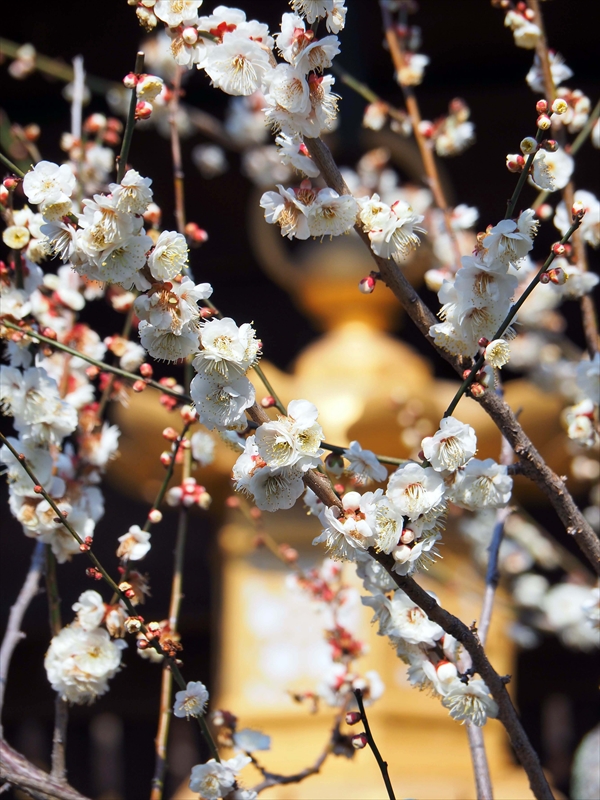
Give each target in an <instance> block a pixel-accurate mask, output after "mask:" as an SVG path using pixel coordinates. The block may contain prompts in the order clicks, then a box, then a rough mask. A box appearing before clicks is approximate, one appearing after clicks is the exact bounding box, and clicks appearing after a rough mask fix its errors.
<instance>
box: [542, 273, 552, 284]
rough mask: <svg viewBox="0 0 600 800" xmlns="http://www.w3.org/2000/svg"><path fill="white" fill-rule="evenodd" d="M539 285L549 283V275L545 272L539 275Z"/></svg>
mask: <svg viewBox="0 0 600 800" xmlns="http://www.w3.org/2000/svg"><path fill="white" fill-rule="evenodd" d="M540 283H550V275H548V273H547V272H542V274H541V275H540Z"/></svg>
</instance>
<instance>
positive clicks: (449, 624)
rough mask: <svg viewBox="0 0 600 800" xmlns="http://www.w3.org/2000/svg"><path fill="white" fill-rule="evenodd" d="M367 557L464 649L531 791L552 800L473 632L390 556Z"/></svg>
mask: <svg viewBox="0 0 600 800" xmlns="http://www.w3.org/2000/svg"><path fill="white" fill-rule="evenodd" d="M369 553H370V554H371V555H372V556H373V558H374V559H375V560H376V561H378V562H379V563H380V564H381V565H382V566H383V567H384V568H385V570H386V571H387V572H388V573H389V575H390V576H391V577H392V578H393V580H394V581H395V583H396V585H397V586H398V587H399V588H400V589H402V591H403V592H405V593H406V594H407V595H408V596H409V597H410V599H411V600H412V601H413V602H414V603H415V604H416V605H418V606H419V608H421V609H422V610H423V611H424V612H425V613H426V614H427V616H428V617H429V619H430V620H432V621H433V622H437V624H438V625H439V626H440V627H441V628H443V629H444V631H446V633H449V634H450V635H451V636H454V638H455V639H457V640H458V641H459V642H460V643H461V644H462V645H463V646H464V647H465V649H466V650H467V652H468V653H469V655H470V656H471V660H472V662H473V668H474V670H475V671H476V672H478V673H479V674H480V675H481V677H482V678H483V680H484V681H485V682H486V684H487V686H488V689H489V690H490V693H491V695H492V697H493V698H494V700H495V701H496V702H497V703H498V707H499V711H498V719H499V720H500V722H501V723H502V724H503V725H504V727H505V728H506V731H507V733H508V735H509V737H510V741H511V744H512V746H513V748H514V750H515V753H516V756H517V758H518V759H519V761H520V762H521V765H522V766H523V769H524V770H525V772H526V773H527V777H528V778H529V785H530V787H531V791H532V792H533V794H534V795H535V797H536V798H537V799H538V800H552V798H553V794H552V791H551V789H550V787H549V785H548V782H547V781H546V778H545V776H544V773H543V771H542V767H541V764H540V761H539V758H538V756H537V753H536V752H535V750H534V749H533V747H532V746H531V742H530V741H529V739H528V737H527V734H526V733H525V730H524V729H523V726H522V725H521V721H520V720H519V717H518V714H517V712H516V711H515V708H514V706H513V704H512V701H511V699H510V696H509V694H508V692H507V691H506V686H505V684H506V683H507V682H508V680H509V677H508V676H507V677H500V675H498V673H497V672H496V670H495V669H494V668H493V667H492V665H491V664H490V662H489V661H488V658H487V656H486V654H485V651H484V649H483V647H482V645H481V642H480V641H479V638H478V636H477V635H476V632H474V631H473V630H470V629H469V628H467V626H466V625H465V624H464V622H462V621H461V620H460V619H458V617H455V616H453V615H452V614H450V612H448V611H446V609H444V608H442V607H441V606H440V605H438V603H437V601H436V600H435V599H434V598H433V597H432V596H431V595H430V594H428V593H427V592H426V591H425V590H424V589H422V588H421V587H420V586H419V585H418V584H417V583H415V581H414V580H413V579H412V578H409V577H405V576H401V575H397V574H396V573H395V572H394V571H393V568H394V566H395V562H394V559H393V558H392V556H388V555H385V553H376V552H375V550H374V549H373V548H370V549H369Z"/></svg>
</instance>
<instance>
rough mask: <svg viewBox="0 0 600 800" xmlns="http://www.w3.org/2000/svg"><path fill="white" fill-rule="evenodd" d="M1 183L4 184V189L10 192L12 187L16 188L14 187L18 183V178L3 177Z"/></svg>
mask: <svg viewBox="0 0 600 800" xmlns="http://www.w3.org/2000/svg"><path fill="white" fill-rule="evenodd" d="M2 185H3V186H4V188H5V189H8V191H9V192H11V191H12V190H13V189H16V187H17V186H18V185H19V179H18V178H4V180H3V181H2Z"/></svg>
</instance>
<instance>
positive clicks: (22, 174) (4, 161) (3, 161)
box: [0, 153, 25, 178]
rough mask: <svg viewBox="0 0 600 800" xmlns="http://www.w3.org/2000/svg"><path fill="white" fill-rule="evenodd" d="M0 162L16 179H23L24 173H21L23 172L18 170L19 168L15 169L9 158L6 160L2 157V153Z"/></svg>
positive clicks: (15, 166)
mask: <svg viewBox="0 0 600 800" xmlns="http://www.w3.org/2000/svg"><path fill="white" fill-rule="evenodd" d="M0 161H1V162H2V163H3V164H4V166H5V167H7V169H9V170H10V171H11V172H13V173H14V174H15V175H16V176H17V178H24V177H25V173H24V172H23V170H22V169H19V167H17V165H16V164H13V162H12V161H11V160H10V158H7V157H6V156H5V155H4V153H0Z"/></svg>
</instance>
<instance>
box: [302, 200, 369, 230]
mask: <svg viewBox="0 0 600 800" xmlns="http://www.w3.org/2000/svg"><path fill="white" fill-rule="evenodd" d="M357 213H358V203H357V202H356V200H355V199H354V198H353V197H352V195H348V194H345V195H341V196H340V195H339V194H338V193H337V192H336V191H334V190H333V189H321V190H320V191H319V192H318V194H317V196H316V198H315V200H314V202H313V203H312V204H311V205H310V206H309V208H308V230H309V232H310V235H311V236H339V235H340V234H342V233H346V232H347V231H349V230H350V229H351V228H353V227H354V223H355V221H356V215H357Z"/></svg>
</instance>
